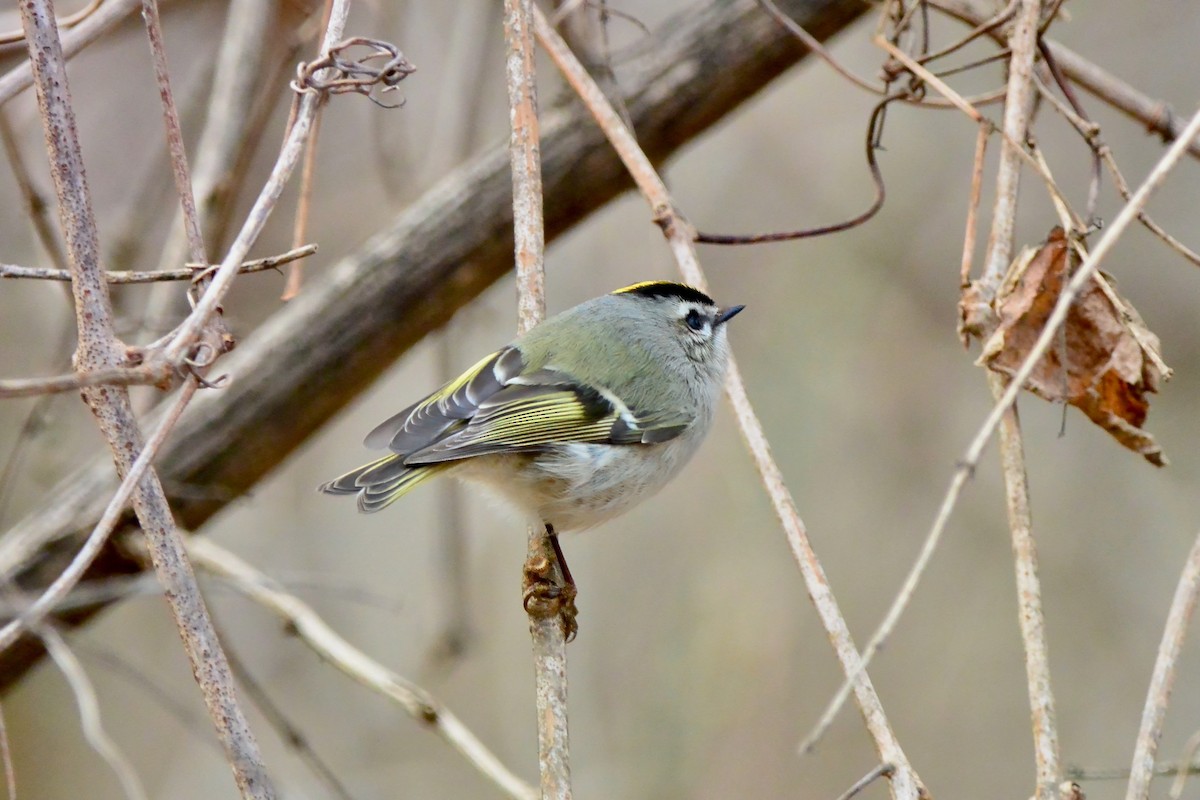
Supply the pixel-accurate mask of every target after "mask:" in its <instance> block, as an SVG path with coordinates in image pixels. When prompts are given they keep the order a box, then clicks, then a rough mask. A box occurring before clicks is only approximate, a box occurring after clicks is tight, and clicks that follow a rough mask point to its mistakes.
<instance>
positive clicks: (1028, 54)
mask: <svg viewBox="0 0 1200 800" xmlns="http://www.w3.org/2000/svg"><path fill="white" fill-rule="evenodd" d="M1041 11H1042V3H1041V0H1021V3H1020V5H1019V7H1018V9H1017V15H1016V19H1015V20H1014V23H1013V29H1012V32H1011V33H1010V35H1009V49H1010V50H1011V51H1012V55H1011V57H1010V59H1009V67H1008V91H1007V93H1006V95H1005V97H1006V100H1005V104H1004V126H1003V130H1004V134H1005V138H1004V141H1003V143H1002V147H1001V151H1000V163H999V166H998V168H997V174H996V202H995V205H994V206H993V209H992V228H991V233H990V234H989V236H988V253H987V260H986V262H985V264H984V270H983V275H982V277H981V279H980V288H981V294H982V296H983V298H984V300H985V302H990V301H991V300H992V298H994V297H995V293H996V290H997V289H998V288H999V286H1000V282H1001V280H1002V279H1003V277H1004V273H1005V271H1006V270H1007V269H1008V264H1009V261H1011V259H1012V251H1013V242H1014V232H1015V230H1016V220H1017V193H1018V191H1019V188H1020V178H1021V153H1020V152H1019V150H1018V148H1019V147H1021V146H1022V144H1023V143H1024V142H1025V140H1026V138H1027V136H1028V133H1029V121H1030V117H1031V115H1032V113H1033V100H1034V97H1035V94H1036V89H1035V86H1034V82H1033V67H1034V60H1035V58H1036V56H1037V40H1038V25H1039V23H1040V22H1041ZM987 380H988V387H989V389H990V390H991V393H992V397H993V399H994V400H996V401H997V402H998V401H999V400H1000V398H1001V397H1003V396H1004V393H1005V389H1006V388H1007V383H1008V382H1007V380H1006V379H1005V378H1003V377H1002V376H1000V375H996V374H995V373H991V372H989V373H988V378H987ZM1000 463H1001V466H1002V468H1003V472H1004V485H1005V496H1006V499H1007V503H1006V505H1007V508H1008V525H1009V530H1010V533H1011V535H1012V550H1013V562H1014V569H1015V571H1016V581H1017V609H1018V620H1019V623H1020V627H1021V638H1022V641H1023V642H1024V645H1025V676H1026V681H1027V684H1028V691H1029V706H1030V715H1031V719H1032V723H1033V750H1034V760H1035V763H1036V765H1037V767H1036V769H1037V778H1036V780H1037V789H1036V795H1035V796H1036V797H1037V800H1046V799H1047V798H1053V797H1056V796H1057V795H1058V785H1059V784H1060V783H1061V782H1062V765H1061V763H1060V761H1059V752H1058V728H1057V723H1056V721H1055V718H1054V694H1053V692H1052V691H1051V686H1050V662H1049V656H1048V653H1047V643H1046V620H1045V617H1044V616H1043V614H1042V597H1041V582H1040V581H1039V580H1038V574H1037V546H1036V544H1035V542H1034V539H1033V522H1032V517H1031V515H1030V509H1029V486H1028V482H1027V478H1026V469H1025V450H1024V445H1023V443H1022V440H1021V425H1020V421H1019V419H1018V417H1017V410H1016V406H1015V405H1012V406H1010V407H1007V408H1006V409H1005V411H1004V415H1003V416H1002V417H1001V418H1000Z"/></svg>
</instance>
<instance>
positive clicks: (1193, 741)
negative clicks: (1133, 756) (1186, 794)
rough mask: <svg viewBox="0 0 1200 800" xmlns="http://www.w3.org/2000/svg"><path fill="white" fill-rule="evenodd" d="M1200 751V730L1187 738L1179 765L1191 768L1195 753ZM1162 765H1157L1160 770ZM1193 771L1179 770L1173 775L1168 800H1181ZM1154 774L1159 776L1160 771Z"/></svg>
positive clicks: (1157, 770)
mask: <svg viewBox="0 0 1200 800" xmlns="http://www.w3.org/2000/svg"><path fill="white" fill-rule="evenodd" d="M1197 750H1200V730H1198V731H1196V732H1195V733H1193V734H1192V735H1191V736H1189V737H1188V740H1187V741H1186V742H1184V743H1183V758H1181V759H1180V760H1179V761H1180V763H1181V764H1187V765H1189V766H1191V765H1192V764H1193V763H1194V762H1195V760H1196V751H1197ZM1161 766H1162V765H1159V767H1160V768H1161ZM1192 771H1193V770H1191V769H1181V770H1179V771H1178V772H1177V773H1176V774H1175V780H1173V781H1171V790H1170V791H1169V792H1168V793H1167V797H1168V799H1169V800H1181V798H1182V797H1183V789H1184V787H1185V786H1187V779H1188V777H1189V776H1190V775H1191V773H1192ZM1155 772H1158V773H1159V774H1161V770H1160V769H1156V770H1155Z"/></svg>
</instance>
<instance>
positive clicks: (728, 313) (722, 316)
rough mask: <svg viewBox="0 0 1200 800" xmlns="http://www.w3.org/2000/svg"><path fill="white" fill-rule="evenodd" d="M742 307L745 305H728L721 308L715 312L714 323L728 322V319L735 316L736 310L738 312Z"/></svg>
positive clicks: (722, 323)
mask: <svg viewBox="0 0 1200 800" xmlns="http://www.w3.org/2000/svg"><path fill="white" fill-rule="evenodd" d="M743 308H745V306H730V307H729V308H723V309H721V310H720V311H718V312H717V319H716V324H717V325H724V324H725V323H726V322H729V320H731V319H733V318H734V317H736V316H737V315H738V312H740V311H741V310H742V309H743Z"/></svg>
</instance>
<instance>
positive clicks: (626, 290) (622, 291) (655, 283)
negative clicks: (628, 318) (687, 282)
mask: <svg viewBox="0 0 1200 800" xmlns="http://www.w3.org/2000/svg"><path fill="white" fill-rule="evenodd" d="M682 285H683V284H680V283H676V282H675V281H641V282H640V283H631V284H629V285H628V286H622V287H621V288H620V289H617V290H616V291H615V292H613V294H628V293H629V292H636V291H638V290H639V289H646V288H649V287H651V286H664V287H666V286H682Z"/></svg>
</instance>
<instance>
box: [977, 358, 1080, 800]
mask: <svg viewBox="0 0 1200 800" xmlns="http://www.w3.org/2000/svg"><path fill="white" fill-rule="evenodd" d="M1007 384H1008V381H1007V379H1006V378H1005V377H1004V376H1002V375H998V374H997V373H995V372H990V371H989V372H988V387H989V388H990V389H991V392H992V397H993V398H994V399H995V400H999V399H1000V397H1001V396H1002V395H1003V394H1004V389H1005V388H1006V387H1007ZM1000 464H1001V467H1002V470H1003V472H1004V486H1005V499H1006V503H1005V505H1006V506H1007V508H1008V527H1009V531H1010V533H1011V535H1012V550H1013V566H1014V569H1015V570H1016V579H1017V619H1018V622H1019V623H1020V627H1021V640H1022V641H1023V642H1024V644H1025V679H1026V682H1027V684H1028V689H1029V708H1030V713H1031V718H1032V723H1033V746H1034V757H1035V762H1036V764H1037V790H1036V795H1035V796H1036V797H1037V798H1038V800H1042V798H1049V797H1054V796H1055V795H1056V793H1057V792H1058V786H1059V784H1060V783H1062V765H1061V763H1060V760H1059V752H1058V727H1057V723H1056V720H1055V716H1054V693H1053V692H1052V691H1051V688H1050V657H1049V650H1048V647H1047V643H1046V619H1045V616H1044V615H1043V614H1042V587H1041V581H1040V580H1039V579H1038V570H1037V544H1036V542H1035V541H1034V538H1033V518H1032V516H1031V514H1030V509H1029V485H1028V479H1027V477H1026V472H1025V448H1024V444H1023V442H1022V439H1021V423H1020V420H1019V419H1018V417H1017V407H1016V406H1015V405H1014V406H1012V407H1011V408H1009V409H1008V411H1007V412H1005V414H1004V416H1003V417H1001V419H1000Z"/></svg>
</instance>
